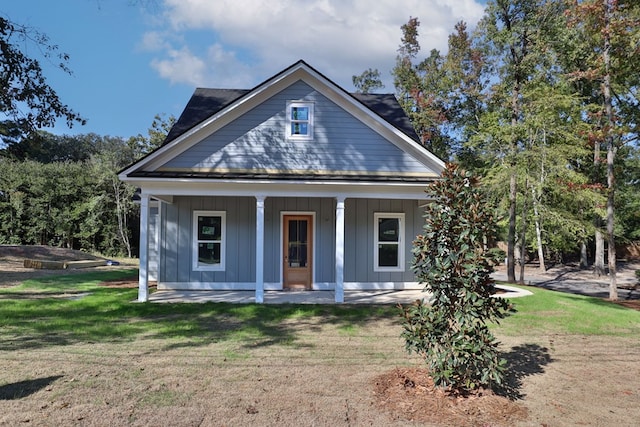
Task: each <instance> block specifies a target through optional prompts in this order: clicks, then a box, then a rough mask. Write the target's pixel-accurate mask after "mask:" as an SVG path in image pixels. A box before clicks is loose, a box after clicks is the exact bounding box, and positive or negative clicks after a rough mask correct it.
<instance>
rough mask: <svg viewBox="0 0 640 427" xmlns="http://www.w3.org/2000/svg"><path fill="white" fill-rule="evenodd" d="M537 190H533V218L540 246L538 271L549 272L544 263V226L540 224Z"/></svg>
mask: <svg viewBox="0 0 640 427" xmlns="http://www.w3.org/2000/svg"><path fill="white" fill-rule="evenodd" d="M535 191H536V190H535V189H533V193H534V195H533V216H534V218H535V225H536V244H537V246H538V260H539V263H540V264H539V266H538V269H539V270H540V271H541V272H543V273H544V272H545V271H547V265H546V263H545V262H544V247H543V246H542V225H541V224H540V214H539V212H538V202H537V201H536V196H535Z"/></svg>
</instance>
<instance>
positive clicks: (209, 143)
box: [159, 81, 432, 175]
mask: <svg viewBox="0 0 640 427" xmlns="http://www.w3.org/2000/svg"><path fill="white" fill-rule="evenodd" d="M290 100H304V101H312V102H314V119H313V120H314V121H313V126H314V138H313V140H312V141H290V140H288V139H287V138H286V135H285V132H286V130H285V129H286V125H285V124H286V117H285V114H286V113H285V112H286V104H287V101H290ZM199 168H201V169H206V170H241V171H256V172H257V171H260V170H278V171H285V172H301V171H302V172H313V173H317V172H318V171H331V172H342V171H346V172H360V173H363V172H364V173H366V172H373V173H384V174H388V175H391V174H393V173H394V172H395V173H418V174H424V173H430V172H432V171H431V170H429V168H428V167H426V166H425V165H424V164H422V163H421V162H420V161H418V160H417V159H415V158H414V157H412V156H411V155H410V154H408V153H406V152H404V151H403V150H401V149H399V148H398V147H396V146H395V145H394V144H392V143H391V142H389V141H387V140H386V139H385V138H383V137H382V136H380V135H379V134H378V133H376V132H375V131H373V130H372V129H370V128H369V127H367V126H366V125H364V124H363V123H362V122H361V121H360V120H358V119H357V118H355V117H353V116H352V115H351V114H350V113H348V112H347V111H345V110H344V109H342V108H341V107H339V106H338V105H336V104H335V103H333V102H332V101H330V100H329V99H328V98H326V97H325V96H323V95H322V94H320V93H319V92H318V91H316V90H314V89H313V88H312V87H311V86H309V85H308V84H306V83H304V82H302V81H298V82H296V83H294V84H293V85H291V86H289V87H288V88H286V89H285V90H283V91H281V92H279V93H278V94H276V95H274V96H273V97H271V98H270V99H269V100H267V101H265V102H263V103H261V104H260V105H258V106H256V107H255V108H253V109H252V110H251V111H249V112H247V113H246V114H244V115H243V116H242V117H240V118H238V119H236V120H234V121H233V122H231V123H229V124H228V125H226V126H224V127H223V128H221V129H219V130H218V131H216V132H215V133H213V134H212V135H210V136H208V137H206V138H205V139H203V140H202V141H200V142H198V143H197V144H195V145H194V146H193V147H190V148H189V149H187V150H186V151H185V152H183V153H181V154H179V155H177V156H176V157H175V158H173V159H172V160H170V161H168V162H167V163H165V164H164V165H163V166H162V167H160V168H159V170H194V169H195V170H197V169H199Z"/></svg>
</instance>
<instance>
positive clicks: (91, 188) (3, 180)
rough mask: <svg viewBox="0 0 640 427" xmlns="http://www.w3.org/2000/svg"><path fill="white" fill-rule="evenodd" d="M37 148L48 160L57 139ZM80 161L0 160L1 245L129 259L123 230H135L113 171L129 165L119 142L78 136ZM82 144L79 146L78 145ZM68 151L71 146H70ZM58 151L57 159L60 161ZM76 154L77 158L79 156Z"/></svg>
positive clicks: (127, 190)
mask: <svg viewBox="0 0 640 427" xmlns="http://www.w3.org/2000/svg"><path fill="white" fill-rule="evenodd" d="M42 135H43V137H45V138H46V137H48V136H51V137H53V141H54V142H46V141H45V142H44V143H43V145H42V146H45V147H52V149H51V151H46V150H45V151H41V152H40V153H41V154H42V156H43V158H48V159H50V158H52V156H54V155H55V153H56V152H57V150H55V147H56V146H57V145H56V143H55V141H60V137H55V135H50V134H42ZM65 139H68V140H77V141H81V143H79V145H80V146H83V147H85V148H86V151H83V152H82V156H81V157H83V160H78V161H70V160H67V161H53V162H46V163H43V162H40V161H34V160H24V161H17V160H10V159H8V158H3V157H0V169H2V171H3V173H2V174H0V243H3V244H44V245H51V246H64V247H69V248H75V249H84V250H86V251H89V252H99V253H102V254H104V255H107V256H117V255H128V256H131V247H130V244H129V243H128V237H129V236H130V234H131V230H130V228H129V227H128V224H135V223H136V219H137V211H136V210H135V209H134V205H133V199H132V197H133V193H134V190H135V189H134V188H133V187H131V186H129V185H126V184H124V183H122V182H120V181H119V180H118V177H117V175H116V173H117V171H118V170H119V169H121V168H122V167H124V166H125V165H126V164H128V163H130V162H132V161H133V156H132V154H131V151H130V150H128V148H127V145H126V144H125V143H124V141H123V140H122V139H117V138H109V137H104V138H103V137H98V136H97V135H79V136H74V137H65ZM82 141H84V143H83V142H82ZM70 145H71V144H70ZM62 152H63V151H62V150H61V151H60V155H61V156H62ZM79 153H80V152H79Z"/></svg>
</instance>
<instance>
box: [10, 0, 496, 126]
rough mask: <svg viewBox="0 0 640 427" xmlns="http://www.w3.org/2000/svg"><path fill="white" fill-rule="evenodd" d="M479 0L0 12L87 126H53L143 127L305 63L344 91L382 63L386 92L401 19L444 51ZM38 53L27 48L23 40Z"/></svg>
mask: <svg viewBox="0 0 640 427" xmlns="http://www.w3.org/2000/svg"><path fill="white" fill-rule="evenodd" d="M481 3H484V1H482V2H481V1H479V0H455V1H452V0H375V1H372V0H268V1H267V0H56V1H51V0H19V1H18V0H15V1H14V0H11V1H9V0H5V1H3V2H2V3H0V14H2V15H3V16H5V17H7V18H9V19H10V20H12V21H14V22H16V23H19V24H23V25H27V26H29V27H33V28H34V29H37V30H38V31H40V32H42V33H44V34H46V35H47V36H49V38H50V40H51V43H52V44H56V45H58V46H59V49H60V51H61V52H65V53H67V54H69V55H70V63H69V65H70V67H71V69H72V70H73V75H72V76H69V75H67V74H65V73H63V72H61V71H59V70H57V69H56V68H55V67H53V66H52V65H51V64H48V63H46V62H43V67H44V68H45V74H46V77H47V80H48V83H49V84H50V85H51V86H52V87H53V88H54V89H55V90H56V91H57V93H58V95H59V96H60V97H61V99H62V102H63V103H65V104H67V105H69V106H70V107H71V108H72V109H73V110H74V111H76V112H78V113H80V114H82V115H83V116H84V117H85V118H86V119H87V120H88V123H87V125H85V126H74V127H73V128H72V129H69V128H67V127H66V125H64V123H63V122H60V123H59V124H58V125H57V126H56V127H55V128H54V129H52V130H51V131H52V132H54V133H57V134H77V133H89V132H95V133H97V134H100V135H111V136H121V137H124V138H128V137H129V136H133V135H137V134H139V133H142V134H146V131H147V129H148V128H149V126H150V125H151V122H152V121H153V118H154V116H155V115H156V114H165V115H167V116H168V115H174V116H176V117H177V116H179V115H180V113H181V112H182V109H183V107H184V106H185V104H186V102H187V101H188V99H189V97H190V96H191V93H192V92H193V91H194V89H195V88H196V87H216V88H240V89H244V88H247V89H248V88H252V87H254V86H255V85H257V84H259V83H261V82H262V81H264V80H265V79H267V78H268V77H271V76H272V75H274V74H276V73H277V72H279V71H281V70H282V69H284V68H285V67H287V66H289V65H291V64H293V63H294V62H296V61H297V60H299V59H303V60H305V61H306V62H308V63H309V64H310V65H311V66H313V67H315V68H316V69H318V70H319V71H320V72H322V73H323V74H325V75H326V76H327V77H329V78H330V79H332V80H333V81H334V82H336V83H337V84H339V85H341V86H342V87H343V88H345V89H346V90H353V85H352V83H351V76H353V75H355V74H360V73H361V72H362V71H364V70H366V69H367V68H377V69H378V70H380V72H381V74H382V76H383V81H384V83H385V86H386V87H385V89H383V90H382V91H384V92H393V91H394V88H393V83H392V80H391V76H390V71H391V69H392V68H393V65H394V62H395V56H396V50H397V48H398V45H399V43H400V37H401V31H400V26H401V25H402V24H404V23H406V22H407V21H408V19H409V17H411V16H413V17H418V18H419V20H420V22H421V26H420V44H421V48H422V53H423V55H426V54H427V53H428V52H429V50H431V49H433V48H435V49H440V50H445V49H446V44H447V37H448V35H449V33H450V32H451V31H452V30H453V26H454V24H455V23H456V22H457V21H460V20H464V21H466V22H467V23H468V24H469V26H470V27H473V26H475V24H476V23H477V21H478V20H479V18H480V17H481V16H482V12H483V7H484V6H483V5H482V4H481ZM25 49H26V50H27V51H28V52H29V53H33V55H34V56H35V57H38V53H37V49H35V46H33V45H30V46H29V45H25Z"/></svg>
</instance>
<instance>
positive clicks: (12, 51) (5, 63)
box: [0, 16, 85, 145]
mask: <svg viewBox="0 0 640 427" xmlns="http://www.w3.org/2000/svg"><path fill="white" fill-rule="evenodd" d="M31 44H33V45H34V46H33V47H34V49H26V47H27V48H28V47H29V46H30V45H31ZM29 50H31V51H33V52H40V53H41V54H42V56H43V57H44V59H45V60H46V61H49V62H51V63H55V62H56V61H57V67H58V68H59V69H61V70H62V71H64V72H66V73H69V74H70V73H71V71H70V69H69V68H68V66H67V63H68V61H69V56H68V55H67V54H65V53H60V52H59V51H58V47H57V46H56V45H54V44H51V42H50V41H49V38H48V37H47V36H46V35H44V34H42V33H39V32H37V31H35V30H33V29H30V28H28V27H26V26H23V25H19V24H16V23H15V22H12V21H10V20H9V19H7V18H5V17H3V16H0V69H1V70H2V73H1V75H2V90H0V113H2V114H3V115H4V116H5V117H7V118H8V119H7V120H4V121H2V122H0V142H1V144H0V145H2V144H6V145H9V144H11V143H13V142H15V141H16V139H17V137H18V136H23V135H29V134H32V133H33V132H35V131H36V130H37V129H40V128H43V127H52V126H53V125H54V124H55V121H56V119H57V118H63V119H65V120H66V122H67V125H69V126H72V125H73V124H74V123H80V124H84V122H85V120H84V119H83V118H82V117H80V116H79V115H78V114H77V113H75V112H74V111H72V110H71V109H70V108H69V107H67V106H66V105H64V104H63V103H62V102H61V100H60V98H59V97H58V95H57V94H56V92H55V91H54V90H53V88H51V87H50V86H49V85H48V84H47V83H46V79H45V77H44V75H43V72H42V67H41V66H40V62H39V61H38V59H36V58H33V57H31V56H29V55H28V54H27V53H26V52H29Z"/></svg>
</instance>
